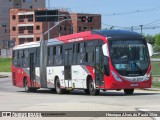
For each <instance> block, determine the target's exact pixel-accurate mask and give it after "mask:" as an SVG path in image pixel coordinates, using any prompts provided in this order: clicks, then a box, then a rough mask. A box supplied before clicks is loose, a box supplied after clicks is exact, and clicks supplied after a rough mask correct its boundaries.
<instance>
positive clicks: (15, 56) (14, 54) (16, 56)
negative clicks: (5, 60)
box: [13, 51, 18, 67]
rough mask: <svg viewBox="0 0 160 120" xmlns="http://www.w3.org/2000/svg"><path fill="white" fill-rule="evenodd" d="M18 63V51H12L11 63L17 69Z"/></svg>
mask: <svg viewBox="0 0 160 120" xmlns="http://www.w3.org/2000/svg"><path fill="white" fill-rule="evenodd" d="M17 62H18V51H13V63H14V65H15V66H16V67H17Z"/></svg>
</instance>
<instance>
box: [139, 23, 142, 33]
mask: <svg viewBox="0 0 160 120" xmlns="http://www.w3.org/2000/svg"><path fill="white" fill-rule="evenodd" d="M139 26H140V27H141V34H142V27H143V25H139Z"/></svg>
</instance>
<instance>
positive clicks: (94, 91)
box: [89, 79, 100, 96]
mask: <svg viewBox="0 0 160 120" xmlns="http://www.w3.org/2000/svg"><path fill="white" fill-rule="evenodd" d="M99 92H100V90H98V89H95V86H94V82H93V80H92V79H90V80H89V94H90V95H93V96H95V95H99Z"/></svg>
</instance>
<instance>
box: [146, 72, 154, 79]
mask: <svg viewBox="0 0 160 120" xmlns="http://www.w3.org/2000/svg"><path fill="white" fill-rule="evenodd" d="M151 75H152V71H150V72H149V73H148V74H146V75H145V81H147V80H149V79H150V77H151Z"/></svg>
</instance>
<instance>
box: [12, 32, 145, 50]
mask: <svg viewBox="0 0 160 120" xmlns="http://www.w3.org/2000/svg"><path fill="white" fill-rule="evenodd" d="M88 37H91V38H92V39H97V38H98V39H100V38H107V39H108V40H117V39H121V40H123V39H128V40H133V39H143V38H144V37H143V36H142V35H141V34H139V33H136V32H132V31H125V30H92V31H85V32H80V33H75V34H70V35H65V36H61V37H57V38H52V39H49V40H48V41H47V45H55V44H63V43H66V42H75V41H81V40H84V38H88ZM39 46H40V41H38V42H30V43H25V44H22V45H18V46H15V47H14V48H13V50H15V49H25V48H32V47H39Z"/></svg>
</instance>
